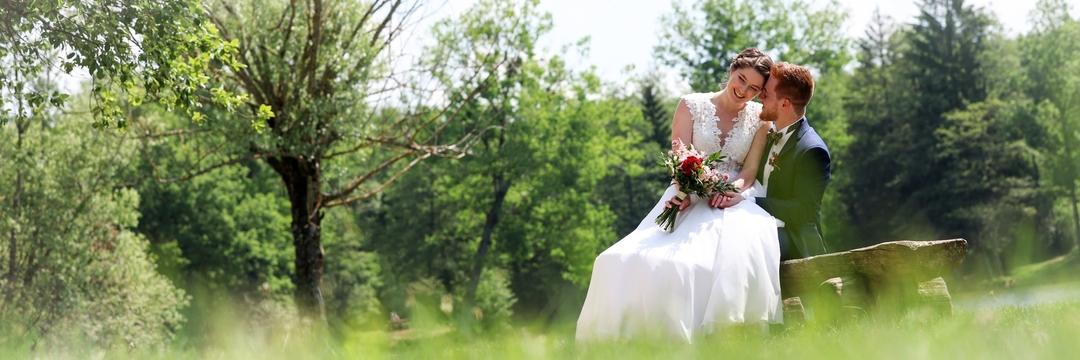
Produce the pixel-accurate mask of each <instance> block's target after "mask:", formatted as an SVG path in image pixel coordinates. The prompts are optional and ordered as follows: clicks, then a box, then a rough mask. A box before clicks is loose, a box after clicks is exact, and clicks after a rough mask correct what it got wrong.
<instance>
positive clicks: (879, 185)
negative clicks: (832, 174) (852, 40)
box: [845, 1, 996, 242]
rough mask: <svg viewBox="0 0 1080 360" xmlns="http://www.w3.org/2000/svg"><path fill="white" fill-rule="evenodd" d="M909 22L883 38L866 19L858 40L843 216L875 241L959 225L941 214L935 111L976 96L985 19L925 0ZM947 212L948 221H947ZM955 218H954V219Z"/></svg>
mask: <svg viewBox="0 0 1080 360" xmlns="http://www.w3.org/2000/svg"><path fill="white" fill-rule="evenodd" d="M920 8H921V9H922V10H921V13H920V15H919V17H918V18H917V19H916V23H915V24H913V25H910V26H906V27H903V28H900V29H898V30H895V31H893V32H892V33H891V35H889V36H888V38H889V40H888V41H885V38H886V36H885V34H886V33H888V30H884V29H885V27H883V26H882V25H881V24H880V23H881V22H878V23H875V25H872V26H873V27H872V28H871V29H870V30H869V36H868V39H867V40H865V41H863V42H862V50H861V55H860V66H859V67H858V68H857V69H856V75H855V79H854V80H853V81H854V82H855V84H856V85H854V86H853V88H858V89H860V90H861V93H860V94H856V95H855V96H853V101H852V102H851V104H850V107H849V113H850V114H851V116H850V117H851V128H850V130H851V133H852V135H853V137H854V139H855V140H854V142H853V143H852V144H851V149H850V151H851V153H852V154H857V155H858V156H851V157H850V158H851V163H850V164H849V166H850V167H851V172H852V173H853V174H855V175H854V177H853V178H852V183H851V185H850V186H848V187H847V188H846V189H845V193H846V194H845V200H846V201H847V202H848V203H849V206H850V207H849V209H850V210H849V214H851V216H852V217H853V219H855V220H856V221H855V223H856V224H860V225H859V226H860V232H861V233H862V234H864V236H867V237H868V238H869V239H867V240H864V241H868V242H878V241H882V240H887V239H888V238H896V237H940V236H961V235H963V234H964V231H965V229H970V227H968V226H967V225H965V224H963V223H961V222H956V221H953V220H949V219H951V218H950V217H948V216H947V215H946V213H947V212H949V211H951V209H950V208H949V207H948V205H946V203H948V201H943V199H950V198H948V197H949V196H955V195H956V194H955V193H951V192H950V190H949V187H948V186H947V185H945V183H944V182H943V181H942V180H941V179H942V174H943V173H946V172H949V171H950V169H951V168H952V167H953V164H950V163H947V162H941V161H944V158H942V157H939V156H938V152H939V151H941V149H940V148H938V147H937V146H936V145H937V138H936V137H935V135H934V134H935V131H937V129H939V128H940V127H941V126H942V124H943V123H944V121H945V120H944V114H946V113H948V112H950V111H955V110H961V109H964V108H965V107H966V106H968V104H972V103H976V102H980V101H982V100H984V99H985V98H986V96H987V94H988V93H989V90H988V85H989V79H990V78H989V76H988V70H987V69H988V67H987V64H986V63H985V61H984V60H985V59H986V57H987V56H989V54H987V51H988V49H989V48H990V43H991V41H992V40H993V37H994V36H996V35H995V33H993V31H992V25H993V23H994V22H993V19H992V18H990V17H989V16H988V15H987V14H986V13H985V12H984V11H983V10H981V9H978V8H974V7H972V6H970V5H965V4H964V2H963V1H925V2H923V3H922V4H921V6H920ZM952 219H954V218H952ZM954 220H955V219H954Z"/></svg>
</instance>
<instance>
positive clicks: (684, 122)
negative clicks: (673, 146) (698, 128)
mask: <svg viewBox="0 0 1080 360" xmlns="http://www.w3.org/2000/svg"><path fill="white" fill-rule="evenodd" d="M693 122H694V120H693V118H691V117H690V108H688V107H686V100H679V106H678V107H677V108H676V109H675V116H674V118H673V119H671V141H673V142H674V141H675V140H681V141H682V143H683V144H686V145H687V146H690V144H691V143H692V142H693V141H694V128H693Z"/></svg>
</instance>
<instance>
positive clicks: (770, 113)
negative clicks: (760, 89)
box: [758, 107, 779, 122]
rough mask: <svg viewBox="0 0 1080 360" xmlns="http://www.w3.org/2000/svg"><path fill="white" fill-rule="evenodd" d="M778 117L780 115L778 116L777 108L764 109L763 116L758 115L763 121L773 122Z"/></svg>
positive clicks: (762, 110)
mask: <svg viewBox="0 0 1080 360" xmlns="http://www.w3.org/2000/svg"><path fill="white" fill-rule="evenodd" d="M777 115H779V114H777V112H776V108H768V107H763V108H762V109H761V114H760V115H758V117H759V118H761V121H769V122H773V121H776V117H777Z"/></svg>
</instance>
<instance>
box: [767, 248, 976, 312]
mask: <svg viewBox="0 0 1080 360" xmlns="http://www.w3.org/2000/svg"><path fill="white" fill-rule="evenodd" d="M966 249H967V241H966V240H964V239H952V240H935V241H892V242H885V243H881V244H877V245H873V246H868V247H864V248H860V249H855V250H849V251H843V252H837V253H830V254H824V255H818V256H813V257H809V258H804V259H795V260H788V261H784V262H782V263H781V264H780V286H781V289H782V291H783V298H784V310H785V318H786V319H788V320H790V321H795V322H798V321H801V320H803V319H805V314H806V313H805V312H804V307H803V305H804V304H806V306H807V307H810V308H811V313H813V314H815V316H816V314H822V315H823V316H824V317H829V316H832V315H835V314H842V313H852V312H854V313H865V312H867V311H870V310H871V309H880V308H888V309H894V310H896V309H899V310H904V309H907V308H911V307H915V306H927V307H929V308H931V309H933V310H934V311H938V312H941V313H951V312H952V300H951V297H950V295H949V290H948V286H947V285H946V283H945V279H944V277H946V276H948V275H949V274H950V273H951V272H952V270H953V268H955V267H956V266H957V265H958V264H959V263H960V262H961V261H962V260H963V259H964V255H965V253H966Z"/></svg>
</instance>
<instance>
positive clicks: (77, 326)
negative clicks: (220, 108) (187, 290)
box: [0, 75, 187, 349]
mask: <svg viewBox="0 0 1080 360" xmlns="http://www.w3.org/2000/svg"><path fill="white" fill-rule="evenodd" d="M23 76H25V75H20V76H19V77H18V78H17V80H19V81H22V83H23V84H24V85H25V86H26V88H27V89H28V90H29V91H35V92H40V93H52V92H54V91H55V89H54V88H52V85H51V84H49V83H48V82H47V81H41V80H39V78H32V79H34V80H32V81H25V80H24V78H23ZM8 99H10V98H5V100H8ZM13 103H14V106H13V108H12V109H7V108H5V109H3V110H2V112H0V116H2V117H3V119H4V121H5V122H7V123H8V125H4V126H0V158H2V159H5V160H4V162H3V168H4V169H5V171H3V172H2V173H0V189H3V190H2V191H3V192H2V193H0V234H3V238H4V246H3V247H0V289H2V290H0V293H2V294H3V295H0V319H3V320H2V321H0V323H2V324H3V325H0V327H2V328H3V329H2V330H0V334H3V335H2V336H0V342H3V343H10V342H9V341H15V342H21V341H30V342H32V343H33V344H34V346H42V347H46V348H53V349H57V348H64V347H67V346H76V345H75V344H78V345H82V344H83V341H85V342H88V345H91V346H95V347H99V348H106V349H109V348H145V347H151V346H158V345H163V344H164V343H166V342H167V341H168V340H169V339H170V338H171V337H172V336H173V335H174V334H175V332H176V331H177V330H178V329H179V327H180V326H181V324H182V323H183V321H184V319H183V318H182V317H181V315H180V312H179V310H180V308H181V307H183V306H185V304H186V303H187V297H186V295H185V294H184V292H183V291H181V290H179V289H177V288H176V287H174V286H173V284H172V283H170V282H169V280H168V279H166V278H165V277H164V276H162V275H160V274H158V273H157V272H156V271H155V263H154V260H153V257H152V256H151V255H150V254H149V253H148V251H147V250H148V249H147V247H148V242H147V240H146V239H145V238H144V237H143V236H141V235H140V234H138V233H136V232H135V231H134V228H135V226H136V223H137V221H138V218H139V213H138V211H137V206H138V202H139V195H138V193H136V192H135V191H134V190H132V189H130V188H127V187H125V186H124V184H123V180H124V177H123V175H124V174H125V173H126V171H127V170H128V167H130V166H131V163H132V159H134V158H135V153H134V151H133V149H134V147H133V146H132V143H131V142H132V140H131V138H130V137H127V136H118V135H116V134H113V133H106V132H96V131H92V132H87V131H86V128H87V127H89V126H90V124H91V122H92V121H91V119H90V117H89V116H86V115H60V114H57V113H56V112H55V111H50V110H49V109H50V107H51V106H50V105H46V104H42V103H38V104H34V105H32V106H31V105H30V104H29V103H28V101H26V100H21V99H15V100H14V102H13ZM76 110H81V112H82V113H83V114H85V113H86V109H79V108H76Z"/></svg>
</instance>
